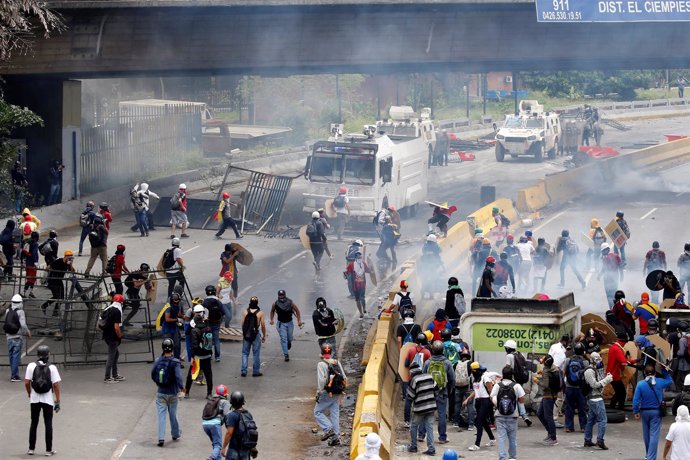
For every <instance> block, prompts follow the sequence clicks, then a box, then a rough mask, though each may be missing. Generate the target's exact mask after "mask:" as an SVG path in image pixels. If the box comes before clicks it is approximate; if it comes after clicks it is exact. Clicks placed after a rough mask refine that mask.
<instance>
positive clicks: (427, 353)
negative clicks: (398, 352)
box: [405, 345, 431, 367]
mask: <svg viewBox="0 0 690 460" xmlns="http://www.w3.org/2000/svg"><path fill="white" fill-rule="evenodd" d="M417 353H421V354H422V358H423V362H422V364H424V363H425V362H426V360H427V359H429V358H431V352H430V351H429V349H428V348H426V347H423V346H421V345H417V346H416V347H414V348H410V349H409V350H408V351H407V358H406V359H405V367H410V364H412V361H414V356H415V355H416V354H417Z"/></svg>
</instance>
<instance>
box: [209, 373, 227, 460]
mask: <svg viewBox="0 0 690 460" xmlns="http://www.w3.org/2000/svg"><path fill="white" fill-rule="evenodd" d="M231 410H232V408H231V407H230V402H229V401H228V387H226V386H225V385H222V384H221V385H218V386H217V387H216V394H215V396H213V397H212V398H210V399H209V400H207V401H206V405H205V406H204V410H203V412H202V414H201V427H202V428H203V429H204V433H206V435H207V436H208V438H209V439H210V440H211V455H209V457H208V458H209V460H222V457H221V456H220V451H221V448H222V447H223V432H222V427H223V421H224V420H225V417H227V415H228V414H229V413H230V411H231Z"/></svg>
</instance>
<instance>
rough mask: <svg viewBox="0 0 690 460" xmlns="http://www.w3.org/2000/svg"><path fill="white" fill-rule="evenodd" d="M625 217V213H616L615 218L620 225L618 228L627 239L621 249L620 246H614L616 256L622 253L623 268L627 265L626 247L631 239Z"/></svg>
mask: <svg viewBox="0 0 690 460" xmlns="http://www.w3.org/2000/svg"><path fill="white" fill-rule="evenodd" d="M623 216H624V214H623V211H616V218H615V219H616V223H617V224H618V226H619V227H620V228H621V230H622V231H623V234H624V235H625V238H626V239H625V243H623V244H622V245H621V246H620V248H619V247H618V245H614V246H613V252H614V253H616V254H618V253H619V252H620V257H621V262H622V264H623V266H625V265H626V263H627V259H626V258H625V246H626V244H627V242H628V240H629V239H630V227H629V226H628V223H627V222H626V220H625V219H624V218H623Z"/></svg>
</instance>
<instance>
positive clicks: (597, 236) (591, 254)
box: [587, 218, 606, 271]
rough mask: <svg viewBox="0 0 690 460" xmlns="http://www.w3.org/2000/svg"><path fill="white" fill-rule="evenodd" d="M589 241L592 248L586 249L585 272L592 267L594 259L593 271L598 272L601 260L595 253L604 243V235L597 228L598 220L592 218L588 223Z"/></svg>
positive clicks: (602, 231) (600, 229) (599, 228)
mask: <svg viewBox="0 0 690 460" xmlns="http://www.w3.org/2000/svg"><path fill="white" fill-rule="evenodd" d="M589 239H591V240H592V246H591V247H589V248H587V270H589V268H590V266H591V265H592V259H594V270H595V271H597V270H599V264H600V262H601V259H600V258H599V257H598V254H597V251H598V250H599V248H600V247H601V244H602V243H606V233H604V229H603V228H601V227H600V226H599V219H596V218H593V219H592V220H591V221H590V228H589Z"/></svg>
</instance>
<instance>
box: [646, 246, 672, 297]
mask: <svg viewBox="0 0 690 460" xmlns="http://www.w3.org/2000/svg"><path fill="white" fill-rule="evenodd" d="M659 248H660V245H659V242H658V241H654V242H653V243H652V249H650V250H649V251H647V254H645V256H644V264H643V265H642V274H643V275H644V276H645V277H646V276H647V275H649V274H650V273H651V272H653V271H655V270H664V271H666V253H665V252H664V251H662V250H661V249H659ZM652 301H653V302H654V303H658V302H659V291H652Z"/></svg>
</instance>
